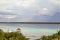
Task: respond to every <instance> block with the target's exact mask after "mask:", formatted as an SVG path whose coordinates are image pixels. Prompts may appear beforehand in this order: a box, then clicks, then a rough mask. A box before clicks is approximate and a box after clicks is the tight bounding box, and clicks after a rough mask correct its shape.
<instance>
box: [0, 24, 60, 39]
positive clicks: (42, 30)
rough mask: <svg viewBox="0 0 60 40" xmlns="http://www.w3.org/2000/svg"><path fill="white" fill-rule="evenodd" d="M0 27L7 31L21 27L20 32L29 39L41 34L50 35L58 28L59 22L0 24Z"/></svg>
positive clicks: (59, 27)
mask: <svg viewBox="0 0 60 40" xmlns="http://www.w3.org/2000/svg"><path fill="white" fill-rule="evenodd" d="M0 28H1V29H3V30H4V31H7V30H8V29H9V32H11V31H16V28H21V32H22V33H23V35H25V36H26V37H28V38H30V39H31V40H33V39H35V38H39V37H41V36H42V35H51V34H53V33H56V32H57V31H58V30H59V29H60V24H0Z"/></svg>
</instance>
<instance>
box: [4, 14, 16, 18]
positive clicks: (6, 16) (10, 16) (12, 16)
mask: <svg viewBox="0 0 60 40" xmlns="http://www.w3.org/2000/svg"><path fill="white" fill-rule="evenodd" d="M15 17H16V15H5V16H4V18H8V19H12V18H15Z"/></svg>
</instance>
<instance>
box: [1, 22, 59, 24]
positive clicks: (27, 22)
mask: <svg viewBox="0 0 60 40" xmlns="http://www.w3.org/2000/svg"><path fill="white" fill-rule="evenodd" d="M0 24H60V22H0Z"/></svg>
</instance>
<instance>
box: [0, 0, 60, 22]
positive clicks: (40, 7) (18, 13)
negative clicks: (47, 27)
mask: <svg viewBox="0 0 60 40" xmlns="http://www.w3.org/2000/svg"><path fill="white" fill-rule="evenodd" d="M7 21H10V22H53V21H54V22H60V0H0V22H7Z"/></svg>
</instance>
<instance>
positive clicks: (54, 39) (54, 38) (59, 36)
mask: <svg viewBox="0 0 60 40" xmlns="http://www.w3.org/2000/svg"><path fill="white" fill-rule="evenodd" d="M36 40H60V31H58V32H57V33H55V34H53V35H48V36H45V35H43V36H42V37H41V38H38V39H36Z"/></svg>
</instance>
